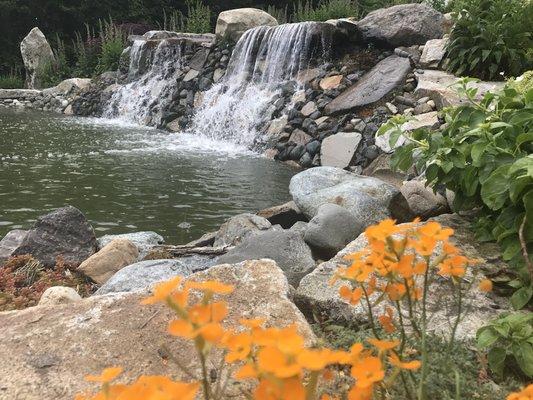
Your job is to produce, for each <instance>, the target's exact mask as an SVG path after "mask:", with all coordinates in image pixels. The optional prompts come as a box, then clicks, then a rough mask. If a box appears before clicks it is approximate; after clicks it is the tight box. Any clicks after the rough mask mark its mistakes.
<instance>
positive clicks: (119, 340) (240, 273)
mask: <svg viewBox="0 0 533 400" xmlns="http://www.w3.org/2000/svg"><path fill="white" fill-rule="evenodd" d="M187 279H190V280H195V281H200V280H212V279H215V280H219V281H222V282H225V283H228V284H232V285H234V286H235V291H234V292H233V293H232V294H231V295H229V296H227V297H226V298H225V299H226V301H227V302H228V308H229V315H228V317H227V318H226V320H225V322H224V324H225V325H226V326H227V327H236V326H237V323H238V322H237V321H238V320H239V319H241V318H264V319H265V320H266V326H277V327H284V326H287V325H289V324H293V323H295V324H296V325H297V327H298V330H299V332H300V334H302V335H303V336H304V337H305V338H306V340H307V342H308V343H309V344H311V343H312V342H314V340H315V337H314V335H313V333H312V331H311V328H310V326H309V325H308V324H307V322H306V321H305V319H304V317H303V315H302V314H301V313H300V311H299V310H298V309H297V308H296V306H295V305H294V304H293V303H292V302H291V301H290V300H289V299H288V294H289V285H288V283H287V279H286V278H285V276H284V274H283V272H282V271H281V270H280V269H279V268H278V266H277V265H276V263H274V262H273V261H271V260H256V261H246V262H243V263H240V264H235V265H230V264H225V265H219V266H216V267H212V268H211V269H209V270H208V271H205V272H200V273H198V274H194V275H192V276H191V277H189V278H187ZM140 300H141V297H139V295H132V294H128V295H111V296H96V297H91V298H88V299H84V300H82V301H79V302H77V303H73V304H68V305H63V306H55V307H33V308H28V309H26V310H22V311H16V312H4V313H0V326H1V327H2V335H1V336H0V377H2V378H1V379H0V387H1V388H2V390H0V398H1V399H11V400H14V399H21V400H22V399H24V400H37V399H38V400H52V399H54V400H56V399H72V398H73V396H74V395H75V394H76V393H78V392H80V391H84V390H86V389H88V388H94V386H93V385H91V384H89V383H87V382H85V381H84V379H83V377H84V376H85V375H87V374H99V373H100V372H101V370H102V369H103V368H105V367H108V366H122V367H124V373H123V376H122V377H121V381H122V382H131V381H132V380H134V379H135V378H137V377H138V376H139V375H141V374H145V375H147V374H148V375H150V374H164V375H169V376H172V377H174V378H179V379H185V377H184V376H183V374H182V373H181V372H180V371H179V369H178V368H177V367H176V366H175V364H173V363H172V362H170V361H167V360H166V356H165V354H168V351H169V352H170V353H171V354H172V355H173V356H175V357H177V358H178V359H179V360H180V361H181V363H183V364H184V365H186V366H187V367H188V368H190V369H191V370H193V371H196V370H197V368H198V365H197V364H196V358H195V356H194V353H193V349H192V347H191V346H190V343H188V342H186V341H184V340H180V339H177V338H175V337H171V336H170V335H168V334H167V333H166V330H167V325H168V321H169V319H170V318H171V317H172V313H171V312H170V311H169V310H168V309H167V308H166V307H164V306H163V305H154V306H144V305H141V304H140ZM165 347H166V348H168V351H167V350H165ZM216 358H217V357H216V356H215V357H214V359H213V360H212V362H213V363H217V365H218V361H219V359H216ZM210 365H213V364H211V363H210ZM230 386H231V385H230ZM235 398H242V397H239V396H237V397H235Z"/></svg>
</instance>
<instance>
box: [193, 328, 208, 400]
mask: <svg viewBox="0 0 533 400" xmlns="http://www.w3.org/2000/svg"><path fill="white" fill-rule="evenodd" d="M202 341H203V339H201V338H200V337H197V338H196V339H195V345H196V350H197V351H198V357H199V358H200V365H201V367H202V387H203V389H204V390H203V392H204V399H205V400H210V399H211V385H210V384H209V375H208V372H207V362H206V359H205V355H204V352H203V347H204V346H203V343H202Z"/></svg>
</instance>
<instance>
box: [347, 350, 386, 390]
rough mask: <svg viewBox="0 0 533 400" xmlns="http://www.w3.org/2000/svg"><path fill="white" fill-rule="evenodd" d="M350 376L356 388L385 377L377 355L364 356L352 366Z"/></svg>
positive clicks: (366, 385) (364, 386) (369, 384)
mask: <svg viewBox="0 0 533 400" xmlns="http://www.w3.org/2000/svg"><path fill="white" fill-rule="evenodd" d="M352 376H353V377H354V378H355V379H356V385H357V387H358V388H367V387H370V386H372V385H373V384H374V383H377V382H380V381H381V380H383V378H384V377H385V371H384V370H383V365H382V364H381V360H380V359H379V358H377V357H373V356H371V357H365V358H363V359H361V360H360V361H359V362H357V363H355V364H353V366H352Z"/></svg>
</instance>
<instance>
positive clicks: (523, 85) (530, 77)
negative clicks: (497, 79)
mask: <svg viewBox="0 0 533 400" xmlns="http://www.w3.org/2000/svg"><path fill="white" fill-rule="evenodd" d="M509 85H510V86H511V87H512V88H513V89H515V90H516V91H517V92H518V93H526V92H528V91H529V90H531V89H533V71H527V72H525V73H524V74H522V75H521V76H519V77H518V78H513V79H511V80H510V81H509Z"/></svg>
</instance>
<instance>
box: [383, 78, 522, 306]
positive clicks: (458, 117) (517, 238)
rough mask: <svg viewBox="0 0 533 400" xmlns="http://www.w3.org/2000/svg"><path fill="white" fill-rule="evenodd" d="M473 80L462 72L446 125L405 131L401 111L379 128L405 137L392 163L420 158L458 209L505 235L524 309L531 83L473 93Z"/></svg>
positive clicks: (501, 239)
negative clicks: (460, 100) (458, 100)
mask: <svg viewBox="0 0 533 400" xmlns="http://www.w3.org/2000/svg"><path fill="white" fill-rule="evenodd" d="M471 81H472V79H463V80H462V81H461V83H460V89H459V91H460V93H461V94H462V95H463V96H465V97H466V98H467V99H468V103H467V104H465V105H462V106H459V107H455V108H449V109H446V110H444V119H445V121H446V125H445V128H444V129H443V130H441V131H438V132H431V131H428V130H426V129H418V130H415V131H413V132H412V133H409V134H407V133H403V132H402V130H401V125H402V123H404V122H405V120H406V119H405V118H404V117H397V118H393V119H391V120H390V121H389V122H388V123H387V124H384V125H383V126H382V127H381V128H380V130H379V131H378V134H385V133H387V134H388V135H390V143H391V146H394V145H395V144H396V142H397V140H398V138H399V137H400V136H401V135H404V136H406V137H407V139H408V144H406V145H404V146H401V147H399V148H398V149H396V151H395V154H394V156H393V166H394V167H395V168H400V169H403V170H407V169H408V168H409V167H410V166H411V165H413V164H414V163H416V164H417V167H418V169H419V170H420V171H422V170H424V171H425V176H426V180H427V182H428V184H429V185H431V186H433V187H437V186H445V187H446V188H448V189H450V190H451V191H453V192H455V200H454V204H453V208H454V209H455V210H469V209H478V213H479V216H480V218H479V219H478V222H477V223H476V226H475V228H476V232H477V235H478V238H479V239H480V240H496V241H497V242H498V243H500V245H501V247H502V251H503V258H504V259H505V260H506V261H508V262H509V263H510V264H511V265H512V266H513V267H514V268H515V269H514V275H515V277H516V279H514V280H512V281H511V282H509V285H510V286H511V287H512V288H513V289H514V290H516V291H515V293H514V294H513V296H512V297H511V303H512V305H513V306H514V307H515V308H516V309H520V308H522V307H524V306H526V305H527V304H528V302H530V301H531V299H532V297H533V282H532V281H533V279H532V277H533V268H532V266H531V263H532V261H533V154H532V153H533V131H532V127H533V90H529V91H528V92H526V93H519V92H517V91H516V90H515V89H514V88H513V87H512V86H511V85H507V86H506V87H505V89H504V90H503V91H502V92H501V93H498V94H493V93H487V94H485V96H484V97H483V99H482V100H481V101H476V100H475V96H476V93H477V90H476V89H475V88H472V87H469V86H468V84H469V82H471ZM414 153H417V154H419V156H418V158H417V160H416V161H415V160H414V158H413V154H414ZM525 254H529V255H528V256H527V257H526V256H525Z"/></svg>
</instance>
